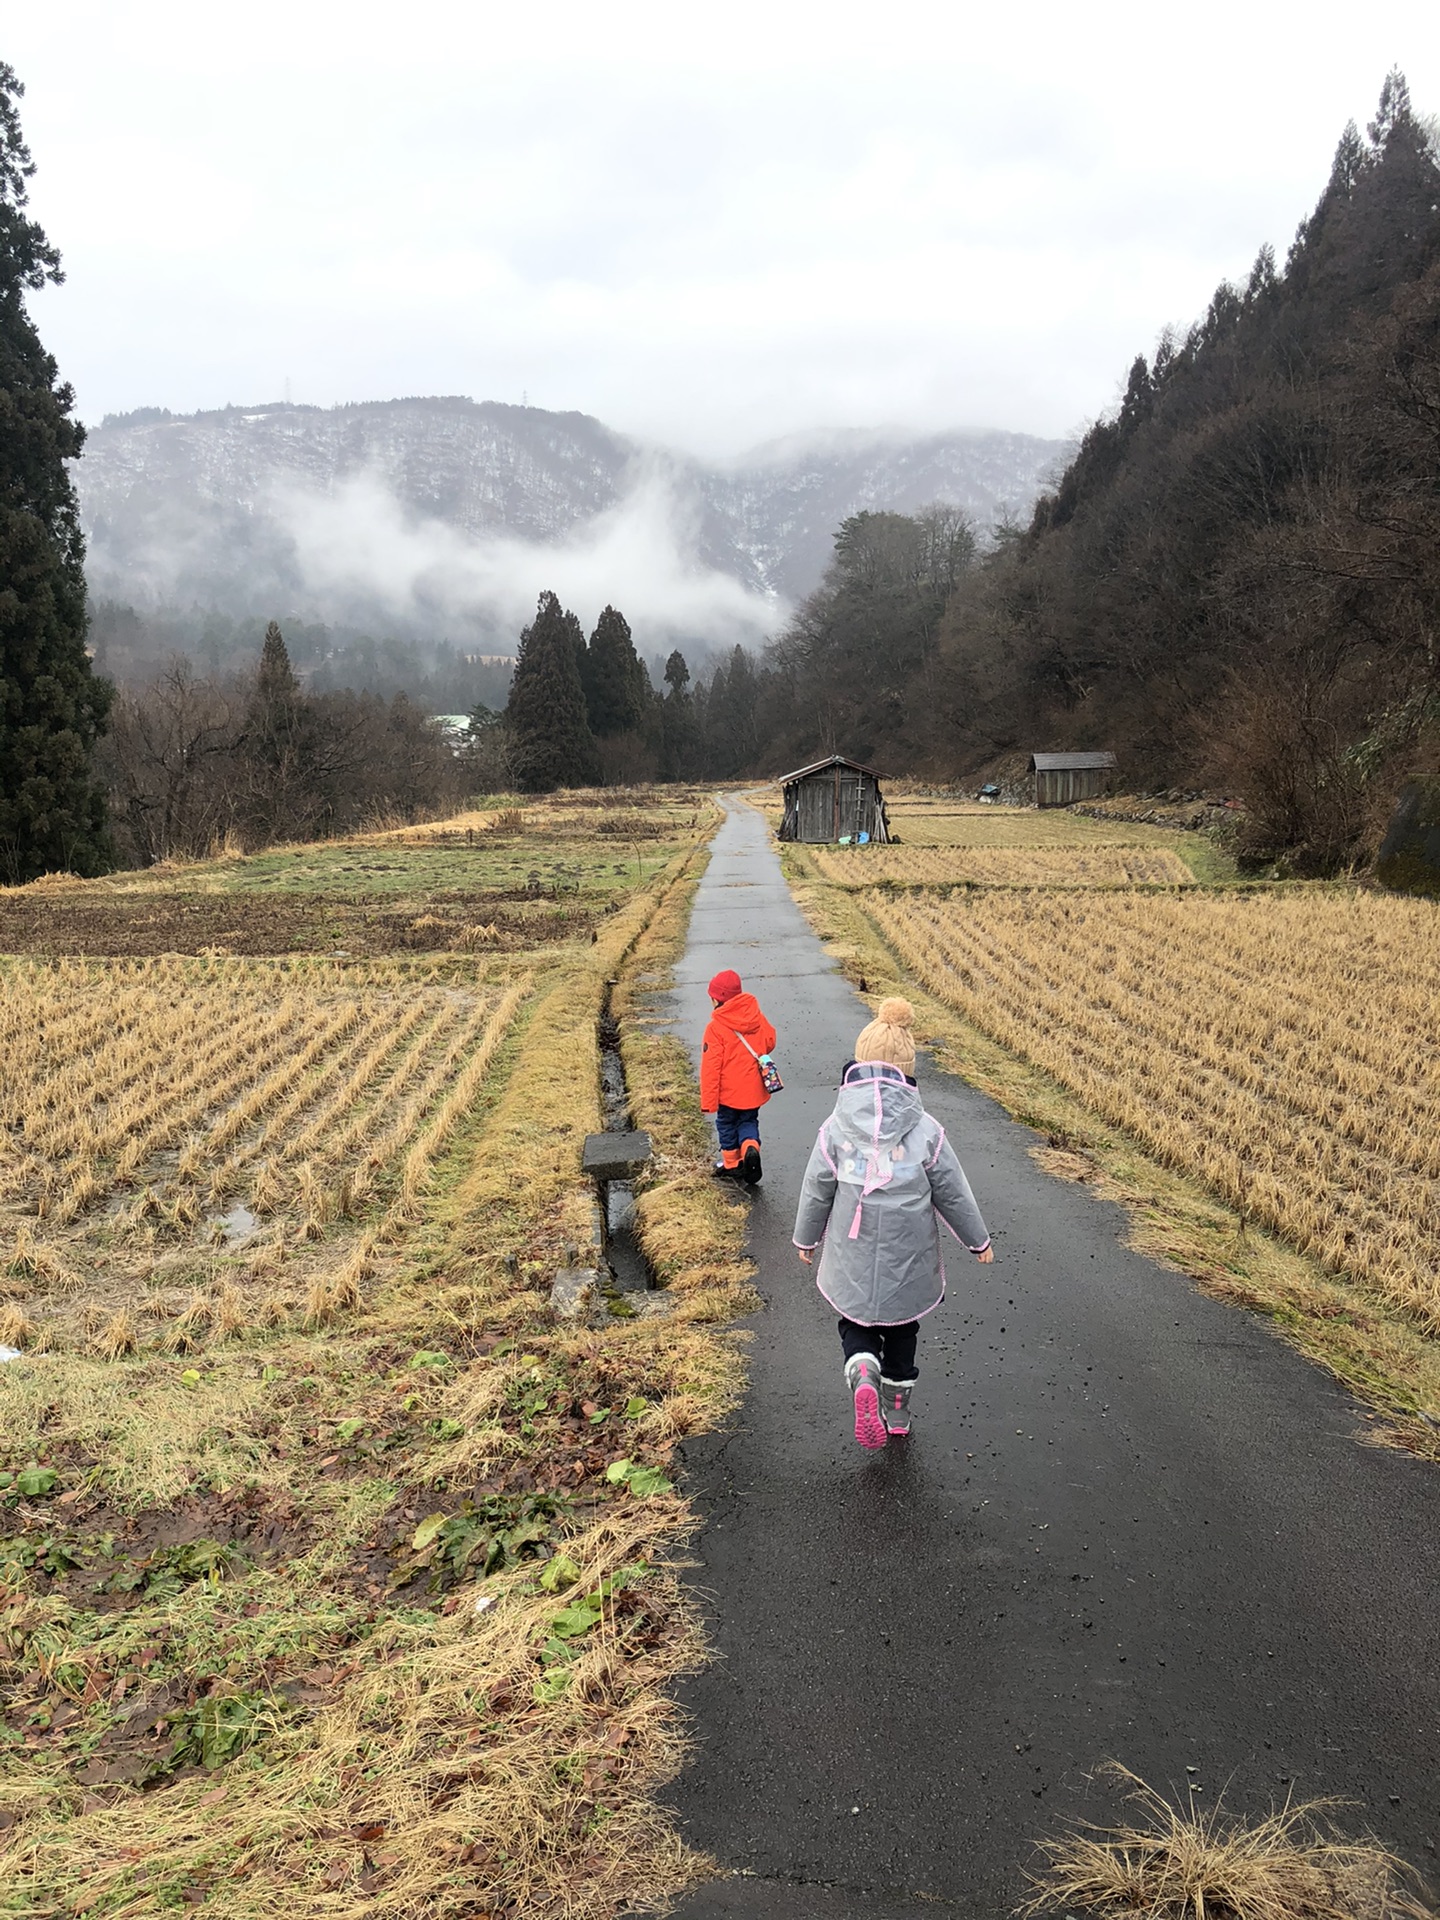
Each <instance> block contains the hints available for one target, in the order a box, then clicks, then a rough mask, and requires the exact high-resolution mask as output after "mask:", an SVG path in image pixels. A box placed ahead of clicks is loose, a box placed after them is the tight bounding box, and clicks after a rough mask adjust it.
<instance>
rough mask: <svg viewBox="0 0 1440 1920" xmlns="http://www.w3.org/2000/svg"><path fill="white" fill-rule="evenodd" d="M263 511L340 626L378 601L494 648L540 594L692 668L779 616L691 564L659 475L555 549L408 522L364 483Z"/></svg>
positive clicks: (680, 519)
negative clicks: (488, 637)
mask: <svg viewBox="0 0 1440 1920" xmlns="http://www.w3.org/2000/svg"><path fill="white" fill-rule="evenodd" d="M271 509H272V511H273V512H274V514H275V516H276V518H277V520H278V521H279V523H280V524H281V525H283V527H284V528H285V531H286V533H287V535H288V536H289V538H290V539H291V540H293V542H294V546H295V557H296V563H297V566H298V569H299V572H300V575H301V577H302V579H303V581H304V592H305V594H306V596H307V597H308V602H309V604H310V605H313V606H314V607H316V608H317V609H326V608H334V609H337V610H339V612H340V614H341V617H343V609H344V606H345V604H346V602H347V601H352V602H354V603H356V604H364V603H367V602H368V603H370V604H374V603H379V604H380V605H381V606H383V607H384V608H385V609H386V611H387V612H389V613H390V614H391V615H392V616H394V617H395V618H396V619H397V620H398V621H400V622H401V623H404V624H411V623H422V624H424V625H426V626H428V627H430V628H431V630H436V629H437V628H438V629H439V630H440V631H444V630H445V626H446V623H447V622H448V623H450V625H451V628H452V630H454V631H457V632H461V633H463V632H465V631H466V630H467V629H469V628H470V627H472V626H473V624H474V623H476V622H477V621H478V622H480V623H482V624H491V623H493V625H494V626H495V628H496V629H497V630H498V631H499V632H500V633H502V634H503V636H504V650H505V651H509V649H510V647H511V646H512V645H513V644H514V636H515V635H516V634H517V633H518V632H519V631H520V629H521V627H523V626H524V625H525V624H526V623H527V622H528V621H529V620H530V618H531V617H532V615H533V614H534V611H535V603H536V601H537V599H538V598H539V596H540V594H541V593H542V592H545V591H549V592H553V593H556V594H558V595H559V597H560V599H561V601H562V602H563V603H564V604H565V605H566V606H567V607H569V608H571V610H572V611H573V612H574V613H575V614H577V615H578V617H579V619H580V621H581V624H582V625H583V626H584V627H585V628H586V630H587V631H589V629H590V628H592V627H593V626H594V624H595V621H596V620H597V619H598V617H599V615H600V611H601V609H602V608H603V607H604V606H605V605H606V604H607V603H610V604H613V605H615V606H618V607H619V608H620V610H621V611H622V612H623V613H624V614H625V616H626V618H627V619H628V620H629V622H630V625H631V628H632V630H633V632H634V634H635V639H636V644H637V646H639V647H640V648H641V650H642V651H647V650H649V651H653V650H655V649H657V648H659V647H661V646H662V645H663V646H665V647H669V646H672V645H674V644H675V642H676V640H677V639H683V640H685V641H688V642H689V643H690V645H691V650H692V656H693V657H694V658H696V659H698V658H701V657H704V656H705V655H706V654H707V653H709V652H712V651H714V650H717V649H720V648H726V647H731V646H733V645H735V643H736V642H737V641H739V642H741V643H742V644H744V645H747V646H752V647H753V646H756V645H758V644H759V643H760V642H761V641H763V640H764V639H765V638H766V637H767V636H768V635H769V634H770V633H773V632H774V631H775V629H776V627H777V626H778V625H779V624H780V621H781V619H782V618H783V616H784V613H785V607H784V605H783V603H782V602H780V601H779V600H777V599H773V598H769V597H765V596H762V595H760V594H756V593H752V592H750V591H748V590H747V589H746V588H745V587H744V586H742V585H741V584H740V582H739V581H737V580H734V579H732V578H731V577H730V576H729V575H727V574H722V573H718V572H716V571H715V570H714V569H712V568H708V567H704V566H702V565H700V564H699V563H698V562H697V561H695V560H694V559H693V558H691V557H690V556H691V555H692V554H693V550H694V529H693V527H692V526H691V525H690V524H689V522H688V517H687V515H686V513H685V510H684V509H683V507H682V506H681V504H680V502H679V501H678V499H677V497H676V495H675V492H674V490H673V488H672V487H671V485H670V483H669V481H668V479H667V476H666V474H665V472H664V470H663V467H661V466H656V467H654V468H652V469H650V470H648V471H642V472H641V473H640V474H639V475H638V476H637V479H636V483H635V485H634V486H633V487H632V488H631V489H630V490H629V491H628V492H627V494H626V496H625V498H624V499H623V500H621V501H620V502H619V503H618V504H617V505H616V506H614V507H612V508H611V509H610V510H609V511H608V512H605V513H602V514H599V515H597V516H596V517H595V518H594V519H592V520H589V521H587V522H586V523H585V524H584V525H583V526H581V527H579V528H577V529H576V530H575V531H574V532H572V533H571V534H570V535H569V536H568V538H566V539H565V540H562V541H557V542H554V543H541V542H537V541H527V540H520V539H516V538H514V537H512V536H509V535H492V536H488V537H485V536H475V535H470V534H466V533H464V532H462V531H460V530H459V529H458V528H456V527H453V526H450V525H448V524H446V523H445V522H443V521H439V520H427V519H420V518H417V517H415V516H414V515H412V514H407V513H406V512H405V510H404V509H403V507H402V506H401V505H400V503H399V502H398V501H397V500H396V498H395V496H394V494H393V492H392V491H391V490H390V488H389V486H388V485H387V484H386V482H385V480H384V479H383V477H381V476H380V475H379V474H376V473H365V474H361V475H357V476H355V477H353V478H351V479H349V480H347V481H346V482H344V483H343V484H342V485H341V486H339V487H336V488H335V489H333V490H331V491H328V492H323V493H321V492H316V491H312V490H309V489H305V488H302V487H289V488H285V489H277V490H276V492H275V495H274V498H273V500H272V502H271ZM697 643H698V644H697Z"/></svg>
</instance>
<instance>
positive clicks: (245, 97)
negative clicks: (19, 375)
mask: <svg viewBox="0 0 1440 1920" xmlns="http://www.w3.org/2000/svg"><path fill="white" fill-rule="evenodd" d="M1431 14H1432V8H1431V6H1430V5H1429V4H1424V5H1422V4H1420V0H1382V4H1379V5H1376V6H1372V7H1371V8H1369V9H1366V10H1362V11H1360V12H1358V13H1357V12H1356V11H1355V10H1354V9H1353V7H1345V8H1343V9H1342V8H1341V7H1340V6H1338V5H1336V4H1334V0H1322V3H1321V4H1319V5H1317V6H1312V7H1311V8H1310V9H1309V10H1308V11H1307V12H1306V14H1305V16H1304V20H1303V26H1297V19H1298V16H1297V14H1296V12H1295V9H1294V6H1293V0H1286V4H1280V0H1254V3H1252V4H1247V5H1242V4H1240V0H1216V4H1215V5H1213V6H1212V7H1211V8H1209V9H1208V10H1207V11H1206V12H1205V14H1204V15H1203V16H1197V15H1196V14H1194V13H1193V12H1186V11H1183V10H1179V11H1177V10H1174V9H1171V10H1170V11H1168V12H1167V11H1166V10H1164V9H1157V8H1155V7H1154V6H1153V5H1150V4H1146V5H1144V6H1142V5H1140V4H1139V0H1123V3H1117V0H1100V4H1097V5H1093V6H1090V7H1086V8H1079V7H1076V6H1075V5H1074V4H1073V0H1066V3H1065V4H1061V3H1060V0H1034V4H1032V5H1030V6H1027V7H1025V8H1019V9H1016V8H1010V9H1002V8H997V7H990V8H979V7H970V8H957V7H955V6H954V5H953V4H950V3H949V0H947V3H946V4H940V3H939V0H934V3H931V0H896V4H893V5H892V6H890V7H887V8H886V9H884V10H883V11H880V12H877V11H876V10H875V9H874V8H873V6H871V5H868V4H867V5H865V6H861V5H859V4H858V3H857V0H834V3H831V0H827V3H826V4H824V5H821V4H818V0H767V4H765V5H760V4H758V0H736V4H734V5H732V6H728V7H726V8H725V9H724V10H723V11H721V12H719V13H716V12H715V11H714V10H704V9H688V10H687V9H681V8H676V7H674V6H673V4H672V5H668V6H665V7H661V6H660V5H659V4H658V3H656V4H651V3H649V0H647V3H646V4H639V3H638V0H614V3H613V4H612V5H610V6H607V7H604V8H598V7H595V6H593V5H592V4H583V5H582V4H580V0H551V4H550V5H547V6H546V7H545V8H543V9H542V8H530V9H522V8H517V7H515V6H513V5H512V4H509V3H508V0H506V4H503V5H502V4H500V0H483V3H482V4H478V5H477V4H475V0H463V3H462V0H412V4H410V5H409V6H407V7H406V8H404V9H403V10H399V11H397V10H396V9H395V8H393V7H392V6H389V5H386V6H380V5H377V4H373V3H372V0H345V4H341V0H301V4H299V5H296V4H294V0H287V4H285V5H281V4H279V0H250V4H248V5H247V6H246V7H245V8H244V9H217V8H208V9H207V8H197V7H195V6H194V5H193V4H191V3H190V0H186V4H184V5H179V4H175V3H174V0H50V5H49V6H48V7H47V8H46V9H44V10H43V13H42V12H41V11H40V10H33V9H32V10H31V11H30V13H29V14H28V15H24V16H22V15H17V16H16V17H15V18H13V19H11V20H9V21H8V22H7V34H6V49H5V54H6V57H7V58H8V59H10V60H11V61H12V62H13V64H14V65H15V66H16V68H17V70H18V71H19V73H20V75H21V78H22V79H24V80H25V81H26V82H27V84H28V86H29V95H28V98H27V100H26V102H25V105H24V115H25V123H26V127H27V131H28V133H29V136H30V139H31V143H32V146H33V147H34V149H35V153H36V158H37V161H38V162H39V165H40V169H41V171H40V174H39V177H38V179H37V181H36V185H35V205H36V208H37V211H38V212H39V214H40V216H41V217H42V218H43V220H44V221H45V223H46V225H47V227H48V229H49V231H50V233H51V236H52V238H53V239H54V240H55V241H56V242H57V244H58V245H60V247H61V248H62V250H63V251H64V253H65V255H66V263H67V267H68V269H69V274H70V279H69V284H68V285H67V286H66V287H65V288H63V289H59V290H57V291H54V292H50V293H46V294H45V295H43V296H41V297H40V299H39V301H38V304H37V311H38V313H39V317H40V320H41V324H42V327H43V330H44V333H45V337H46V340H47V343H48V344H49V345H50V346H51V348H52V350H53V351H55V352H56V354H57V355H58V357H59V358H60V361H61V364H62V366H63V368H64V370H65V372H66V374H67V376H68V377H70V378H71V379H73V380H74V381H75V382H76V385H77V387H78V390H79V393H80V398H81V404H82V408H83V410H84V411H85V412H86V414H87V416H90V417H94V416H97V415H98V414H99V413H100V412H102V411H105V410H110V409H119V408H123V407H128V406H133V405H140V404H146V403H155V404H163V405H169V406H171V407H174V408H191V407H197V406H211V405H223V404H224V403H225V402H226V401H227V400H232V399H233V400H237V401H239V400H250V399H256V400H258V399H267V398H275V397H278V396H279V395H280V393H281V391H282V389H283V387H284V383H285V381H286V379H287V377H288V378H289V379H290V381H291V383H292V391H293V392H294V394H295V397H297V398H301V399H305V400H311V401H315V402H318V403H322V404H328V403H330V402H333V401H337V400H345V399H352V398H382V397H387V396H390V395H392V394H400V393H436V392H440V393H457V392H459V393H470V394H473V395H474V396H475V397H477V398H498V399H508V400H517V399H519V398H520V395H521V393H522V391H526V392H528V394H529V396H530V398H531V400H532V401H533V402H535V403H537V404H540V405H544V406H554V407H579V408H581V409H583V410H585V411H588V412H592V413H596V414H599V415H600V416H601V417H602V418H604V419H606V420H608V421H610V422H611V423H612V424H613V425H615V426H617V427H619V428H621V429H623V430H626V431H630V432H634V433H640V434H645V435H648V436H651V437H653V438H656V439H660V440H666V441H670V442H678V443H680V444H687V445H690V446H692V447H695V448H697V449H698V448H703V449H705V450H707V451H733V450H735V449H737V448H739V447H740V446H743V445H744V444H746V443H747V442H750V441H753V440H757V439H762V438H767V437H770V436H772V435H775V434H780V433H786V432H794V431H799V430H803V429H805V428H808V427H814V426H827V425H846V424H878V423H882V422H895V423H898V424H903V425H907V426H910V427H914V428H936V429H938V428H942V427H946V426H950V425H996V426H1006V427H1013V428H1018V429H1024V430H1029V431H1032V432H1038V433H1045V434H1053V433H1057V432H1064V431H1068V430H1069V429H1070V428H1071V427H1072V426H1073V424H1074V423H1075V422H1076V420H1078V419H1080V418H1082V417H1084V416H1085V415H1087V414H1090V413H1093V412H1094V411H1095V409H1096V408H1098V407H1099V406H1101V405H1103V404H1105V403H1106V402H1107V401H1108V399H1109V398H1110V396H1111V394H1112V392H1113V390H1114V385H1115V381H1116V379H1117V377H1119V376H1120V375H1121V374H1122V373H1123V370H1124V368H1125V366H1126V365H1127V364H1128V362H1129V360H1130V359H1131V358H1132V357H1133V355H1134V353H1135V352H1136V351H1137V350H1139V349H1142V348H1145V347H1147V346H1149V345H1150V344H1151V343H1152V342H1153V341H1154V339H1155V337H1156V335H1157V334H1158V332H1159V330H1160V328H1161V327H1162V326H1163V325H1164V324H1165V323H1166V322H1167V321H1172V320H1181V321H1183V320H1186V319H1188V318H1190V317H1192V316H1193V315H1194V314H1196V313H1197V312H1198V311H1200V310H1201V309H1203V307H1204V304H1205V302H1206V300H1207V299H1208V297H1209V294H1210V292H1211V291H1212V290H1213V288H1214V285H1215V283H1216V282H1217V280H1218V279H1220V278H1221V277H1222V276H1223V275H1233V274H1239V273H1243V272H1244V271H1245V269H1246V268H1247V266H1248V264H1249V262H1250V261H1251V259H1253V257H1254V254H1255V252H1256V250H1257V248H1258V247H1259V245H1260V244H1261V243H1262V242H1263V241H1266V240H1270V241H1273V242H1275V243H1276V245H1277V246H1278V247H1279V248H1280V249H1281V250H1282V251H1283V247H1284V245H1285V243H1286V242H1287V241H1288V239H1289V237H1290V235H1291V233H1292V232H1293V230H1294V227H1295V224H1296V222H1297V220H1298V219H1299V218H1300V216H1301V215H1302V214H1303V213H1304V212H1306V211H1307V210H1308V208H1309V207H1310V206H1311V205H1312V204H1313V202H1314V200H1315V198H1316V196H1317V194H1318V192H1319V189H1320V187H1321V185H1322V184H1323V181H1324V177H1325V174H1326V171H1327V168H1328V163H1329V157H1330V153H1331V151H1332V149H1333V145H1334V142H1335V140H1336V138H1337V137H1338V134H1339V132H1340V129H1341V126H1342V125H1343V123H1344V121H1345V120H1346V118H1347V117H1349V116H1351V115H1354V116H1355V117H1357V118H1359V119H1360V120H1362V121H1363V120H1364V118H1365V117H1366V116H1367V114H1368V113H1369V112H1370V111H1371V108H1372V105H1373V101H1374V98H1375V95H1376V93H1377V92H1378V88H1379V84H1380V81H1381V78H1382V77H1383V74H1384V72H1385V70H1386V69H1387V68H1388V67H1389V66H1390V64H1391V63H1392V62H1396V61H1398V62H1399V63H1400V64H1401V65H1403V66H1405V67H1406V68H1407V71H1408V72H1409V77H1410V80H1411V84H1412V89H1413V91H1414V94H1415V97H1416V100H1417V103H1418V104H1419V105H1421V106H1422V107H1427V106H1428V107H1434V106H1436V105H1440V42H1437V38H1436V35H1435V33H1434V28H1433V21H1432V18H1431Z"/></svg>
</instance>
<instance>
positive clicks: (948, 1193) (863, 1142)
mask: <svg viewBox="0 0 1440 1920" xmlns="http://www.w3.org/2000/svg"><path fill="white" fill-rule="evenodd" d="M914 1019H915V1015H914V1013H913V1011H912V1009H911V1006H910V1003H909V1001H908V1000H886V1001H884V1002H882V1004H881V1007H880V1012H879V1014H878V1015H877V1017H876V1018H875V1019H874V1020H872V1021H871V1023H870V1025H869V1026H868V1027H866V1028H865V1030H864V1032H863V1033H862V1034H861V1035H860V1038H859V1039H858V1040H857V1041H856V1042H855V1058H854V1060H853V1061H851V1063H850V1064H849V1065H848V1066H847V1067H846V1069H845V1073H844V1075H843V1077H842V1079H841V1083H840V1094H839V1098H838V1099H837V1100H836V1102H835V1111H834V1112H833V1113H832V1114H831V1115H830V1118H829V1119H828V1120H827V1121H826V1122H825V1124H824V1126H823V1127H821V1129H820V1137H819V1139H818V1140H817V1141H816V1142H815V1146H814V1150H813V1151H812V1153H811V1155H810V1164H809V1166H807V1167H806V1169H805V1183H804V1185H803V1187H802V1188H801V1191H800V1209H799V1212H798V1213H797V1214H796V1217H795V1245H796V1247H797V1248H798V1250H799V1253H800V1258H801V1259H802V1260H803V1261H804V1262H805V1263H806V1265H807V1266H808V1265H809V1264H810V1263H811V1261H813V1259H814V1257H815V1249H816V1248H817V1247H821V1253H820V1267H819V1271H818V1272H817V1274H816V1276H815V1284H816V1286H817V1287H819V1289H820V1292H821V1293H822V1294H823V1296H824V1297H825V1299H826V1300H828V1301H829V1303H830V1305H831V1306H832V1307H834V1309H835V1311H836V1312H837V1313H838V1314H839V1315H840V1344H841V1346H842V1347H843V1348H844V1349H845V1384H846V1386H847V1387H848V1388H849V1389H850V1392H851V1394H852V1395H853V1397H854V1402H855V1438H856V1439H857V1440H858V1441H859V1442H860V1445H861V1446H862V1447H883V1446H884V1445H885V1441H886V1439H887V1437H888V1436H890V1435H901V1434H907V1433H909V1431H910V1393H911V1389H912V1388H913V1386H914V1384H915V1381H916V1379H917V1377H918V1374H919V1369H918V1368H917V1367H916V1365H915V1348H916V1343H917V1341H918V1339H919V1336H920V1321H921V1320H922V1319H923V1317H924V1316H925V1315H926V1314H927V1313H929V1312H930V1310H931V1309H932V1308H933V1307H938V1306H939V1304H940V1302H941V1301H942V1300H943V1299H944V1297H945V1268H944V1265H943V1263H942V1261H941V1258H940V1223H941V1222H942V1221H943V1222H944V1223H945V1225H946V1226H947V1227H948V1228H949V1229H950V1231H951V1232H952V1233H953V1234H954V1235H955V1237H956V1239H958V1240H960V1241H962V1242H963V1243H964V1244H965V1245H966V1246H967V1247H968V1248H969V1249H970V1251H971V1252H972V1253H973V1254H974V1255H975V1257H976V1259H977V1260H983V1261H986V1262H987V1263H988V1262H989V1261H991V1260H993V1259H994V1258H995V1254H994V1251H993V1249H992V1248H991V1245H990V1235H989V1234H988V1232H987V1231H986V1229H985V1222H984V1221H983V1220H982V1219H981V1217H980V1209H979V1208H978V1207H977V1206H976V1204H975V1197H974V1195H973V1194H972V1193H971V1191H970V1183H969V1181H968V1180H967V1179H966V1178H965V1173H964V1169H963V1168H962V1167H961V1165H960V1162H959V1161H958V1160H957V1159H956V1158H955V1152H954V1149H953V1148H952V1147H951V1146H950V1145H949V1143H948V1142H947V1140H946V1138H945V1129H944V1128H943V1127H942V1126H941V1125H940V1123H939V1122H938V1121H937V1120H932V1119H931V1117H930V1115H929V1114H928V1113H926V1111H925V1109H924V1107H923V1106H922V1105H921V1102H920V1095H919V1093H918V1092H917V1090H916V1086H915V1079H914V1069H915V1038H914V1035H913V1033H912V1032H911V1027H912V1025H913V1023H914ZM822 1242H823V1246H822Z"/></svg>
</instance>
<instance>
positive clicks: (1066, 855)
mask: <svg viewBox="0 0 1440 1920" xmlns="http://www.w3.org/2000/svg"><path fill="white" fill-rule="evenodd" d="M809 857H810V860H811V861H812V863H813V865H814V868H815V871H816V872H817V874H818V875H819V877H820V878H821V879H822V880H828V881H829V882H830V883H831V884H832V885H834V886H840V887H875V886H889V887H1132V886H1158V887H1180V886H1189V885H1190V884H1191V883H1192V882H1193V881H1194V878H1195V875H1194V874H1193V873H1192V872H1191V870H1190V868H1189V867H1188V866H1187V865H1186V863H1185V862H1184V860H1182V859H1181V857H1180V855H1179V854H1178V853H1174V852H1172V851H1171V849H1170V848H1169V847H1141V846H1128V845H1123V844H1122V845H1120V846H1104V845H1102V844H1099V843H1094V842H1092V843H1089V844H1086V845H1081V846H1077V847H1063V846H1049V847H1000V846H997V847H984V846H960V845H955V846H944V847H921V846H910V845H908V844H903V845H901V846H881V847H845V848H830V847H815V848H812V849H810V852H809Z"/></svg>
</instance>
